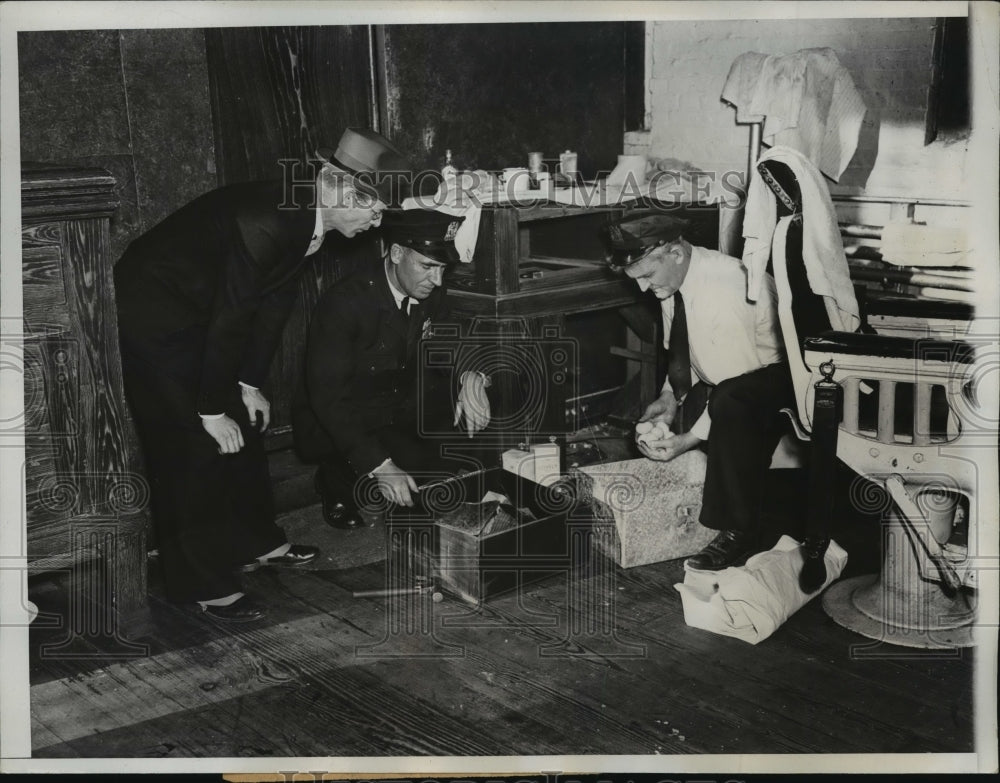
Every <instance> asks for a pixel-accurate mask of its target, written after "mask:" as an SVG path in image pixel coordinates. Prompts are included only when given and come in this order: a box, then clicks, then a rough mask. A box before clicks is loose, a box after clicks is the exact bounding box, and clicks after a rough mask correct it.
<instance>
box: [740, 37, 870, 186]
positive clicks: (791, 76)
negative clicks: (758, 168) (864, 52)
mask: <svg viewBox="0 0 1000 783" xmlns="http://www.w3.org/2000/svg"><path fill="white" fill-rule="evenodd" d="M721 97H722V100H724V101H726V102H727V103H731V104H732V105H734V106H735V107H736V121H737V122H741V123H745V122H762V121H763V124H764V125H763V129H762V136H763V140H764V143H766V144H769V145H782V146H786V147H794V148H795V149H797V150H798V151H799V152H801V153H803V154H804V155H805V156H806V157H808V158H809V159H810V160H811V161H812V162H813V163H814V164H815V166H816V168H818V169H819V170H820V171H822V172H823V173H824V174H826V175H827V176H828V177H830V179H832V180H834V181H838V180H839V179H840V175H841V174H843V173H844V169H845V168H847V165H848V163H849V162H850V160H851V158H852V157H853V156H854V151H855V150H856V149H857V146H858V135H859V132H860V130H861V123H862V120H863V119H864V116H865V111H866V108H865V102H864V99H863V98H862V97H861V94H860V93H859V92H858V90H857V88H856V87H855V86H854V80H853V79H852V78H851V74H850V73H849V72H848V71H847V70H846V69H845V68H844V67H843V66H842V65H841V64H840V61H839V60H838V59H837V54H836V52H835V51H834V50H833V49H829V48H822V49H801V50H799V51H797V52H792V53H791V54H786V55H780V56H776V55H764V54H761V53H759V52H746V53H745V54H741V55H740V56H739V57H737V58H736V60H734V61H733V64H732V66H731V67H730V69H729V75H728V76H727V77H726V83H725V85H724V86H723V88H722V96H721Z"/></svg>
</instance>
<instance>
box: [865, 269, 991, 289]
mask: <svg viewBox="0 0 1000 783" xmlns="http://www.w3.org/2000/svg"><path fill="white" fill-rule="evenodd" d="M849 266H850V270H851V278H853V279H854V280H872V281H876V282H880V283H905V284H908V285H918V286H928V287H931V288H946V289H949V290H952V291H968V292H973V291H975V289H974V288H973V287H972V282H971V280H969V281H966V280H963V279H961V278H956V277H942V276H939V275H931V274H926V273H920V272H907V271H906V270H902V269H898V270H897V269H872V268H871V267H859V266H856V265H854V264H850V265H849Z"/></svg>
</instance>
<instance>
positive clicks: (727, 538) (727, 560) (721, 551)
mask: <svg viewBox="0 0 1000 783" xmlns="http://www.w3.org/2000/svg"><path fill="white" fill-rule="evenodd" d="M757 551H758V547H757V536H756V535H755V534H753V533H747V532H745V531H743V530H723V531H722V532H721V533H719V535H717V536H716V537H715V538H714V539H713V540H712V543H710V544H709V545H708V546H706V547H705V548H704V549H702V550H701V551H700V552H699V553H698V554H696V555H692V556H691V557H689V558H688V559H687V560H685V561H684V566H685V567H686V568H694V569H697V570H699V571H721V570H722V569H723V568H729V566H733V565H736V564H738V563H740V562H742V561H743V560H745V559H746V558H747V557H749V556H750V555H752V554H754V553H755V552H757Z"/></svg>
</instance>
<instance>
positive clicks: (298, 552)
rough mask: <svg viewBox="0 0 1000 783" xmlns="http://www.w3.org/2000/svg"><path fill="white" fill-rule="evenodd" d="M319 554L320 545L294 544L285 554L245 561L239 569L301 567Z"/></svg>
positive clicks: (245, 570) (245, 571)
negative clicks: (249, 561)
mask: <svg viewBox="0 0 1000 783" xmlns="http://www.w3.org/2000/svg"><path fill="white" fill-rule="evenodd" d="M318 555H319V548H318V547H315V546H304V545H302V544H292V546H291V548H290V549H289V550H288V551H287V552H285V554H283V555H278V556H277V557H269V558H267V559H266V560H254V561H253V562H252V563H244V564H243V565H241V566H240V567H239V569H238V570H240V571H242V572H243V573H248V572H250V571H256V570H257V569H258V568H265V567H268V566H270V567H274V568H300V567H302V566H304V565H306V564H308V563H311V562H312V561H313V560H315V559H316V557H317V556H318Z"/></svg>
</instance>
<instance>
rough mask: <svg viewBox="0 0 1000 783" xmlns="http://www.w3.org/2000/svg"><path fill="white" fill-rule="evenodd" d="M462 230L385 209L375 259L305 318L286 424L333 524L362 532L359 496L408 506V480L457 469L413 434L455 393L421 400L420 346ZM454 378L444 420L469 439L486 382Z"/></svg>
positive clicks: (478, 376) (482, 412)
mask: <svg viewBox="0 0 1000 783" xmlns="http://www.w3.org/2000/svg"><path fill="white" fill-rule="evenodd" d="M460 224H461V219H460V218H456V217H453V216H449V215H446V214H443V213H440V212H436V211H433V210H423V209H412V210H406V211H401V212H396V213H386V216H385V223H384V224H383V234H384V238H385V240H386V245H387V247H388V253H387V255H386V257H385V258H384V259H383V263H381V264H379V265H377V266H376V267H374V268H373V269H370V270H364V271H362V272H359V273H357V274H355V275H353V276H351V277H349V278H347V279H345V280H343V281H341V282H339V283H337V284H336V285H334V286H332V287H331V288H330V289H329V290H328V291H327V292H326V293H325V294H324V295H323V296H322V297H321V298H320V300H319V301H318V302H317V304H316V309H315V310H314V311H313V316H312V321H311V323H310V326H309V338H308V345H307V348H306V366H305V370H306V378H305V383H304V385H303V386H302V388H301V389H300V390H299V393H298V394H297V395H296V404H295V406H294V410H293V425H294V430H295V443H296V447H297V449H298V451H299V453H300V455H301V456H302V458H303V459H305V460H306V461H308V462H317V463H319V470H318V471H317V474H316V489H317V491H318V492H319V494H320V496H321V497H322V499H323V515H324V518H325V519H326V521H327V522H328V523H329V524H330V525H333V526H334V527H340V528H355V527H359V526H360V525H362V524H363V520H362V518H361V516H360V515H359V513H358V499H359V498H362V499H363V501H372V500H376V499H377V498H374V497H370V496H368V497H366V495H370V494H371V490H374V489H375V488H377V490H378V492H379V493H380V494H381V496H382V497H383V498H385V499H386V500H388V501H390V502H393V503H398V504H401V505H407V506H410V505H413V495H414V493H415V492H416V491H417V488H418V485H419V484H420V483H421V482H419V481H418V480H417V478H422V477H423V478H426V477H427V476H428V475H433V474H437V475H440V474H441V473H444V472H454V470H453V467H454V463H451V464H449V463H448V462H447V461H446V460H443V459H442V458H441V457H440V448H439V447H440V442H439V441H433V440H429V439H422V438H421V437H420V425H421V422H422V421H427V418H426V417H428V416H430V417H431V418H436V419H438V420H440V419H441V417H442V415H448V416H449V417H450V416H451V415H452V411H451V409H450V408H448V407H447V403H448V402H449V401H450V399H451V397H452V391H451V390H450V389H448V390H445V389H439V390H437V391H434V392H428V391H427V389H426V388H425V389H424V392H425V393H424V394H418V383H419V375H420V372H421V368H420V366H419V353H418V348H419V344H420V341H421V339H423V338H425V337H428V336H429V335H430V332H431V329H432V324H433V323H434V322H435V321H436V319H438V318H439V317H440V316H441V315H442V309H443V300H444V293H445V291H444V288H443V286H442V284H443V276H444V273H445V270H446V268H447V267H448V265H450V264H453V263H455V262H457V261H458V259H459V256H458V252H457V251H456V249H455V243H454V239H455V233H456V231H457V230H458V227H459V225H460ZM427 375H428V374H426V373H425V375H424V380H426V379H427ZM456 375H457V387H458V388H457V403H456V406H455V411H454V419H453V421H452V422H451V423H452V424H453V425H454V424H459V423H460V422H459V419H460V418H462V417H464V429H465V431H466V432H467V433H468V435H469V436H471V435H472V434H474V433H475V432H478V431H479V430H481V429H483V428H484V427H486V426H487V425H488V424H489V421H490V403H489V399H488V397H487V395H486V391H485V390H486V388H487V386H488V385H489V379H488V378H487V377H486V376H485V375H483V374H482V373H479V372H475V371H466V372H457V373H456ZM442 403H443V405H442ZM421 404H423V409H422V410H421V409H420V408H421ZM435 406H436V407H437V408H439V409H440V410H438V411H437V412H436V414H435V412H434V411H433V410H432V409H433V408H434V407H435ZM439 431H440V430H439ZM415 476H416V478H415Z"/></svg>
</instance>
